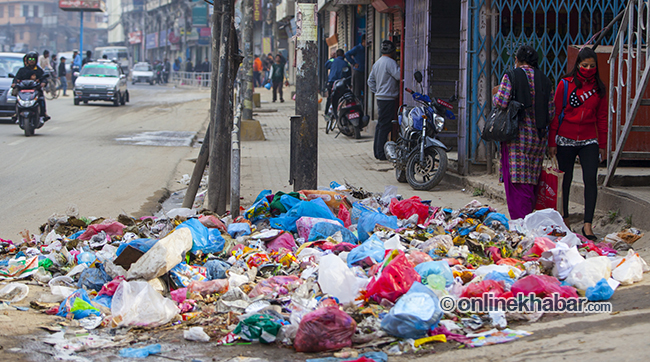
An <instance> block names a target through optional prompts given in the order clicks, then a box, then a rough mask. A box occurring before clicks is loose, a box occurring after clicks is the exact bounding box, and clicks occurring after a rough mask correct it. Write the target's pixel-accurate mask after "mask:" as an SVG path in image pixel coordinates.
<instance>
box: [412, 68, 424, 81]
mask: <svg viewBox="0 0 650 362" xmlns="http://www.w3.org/2000/svg"><path fill="white" fill-rule="evenodd" d="M413 77H415V81H416V82H418V83H422V73H420V71H419V70H416V71H415V73H414V74H413Z"/></svg>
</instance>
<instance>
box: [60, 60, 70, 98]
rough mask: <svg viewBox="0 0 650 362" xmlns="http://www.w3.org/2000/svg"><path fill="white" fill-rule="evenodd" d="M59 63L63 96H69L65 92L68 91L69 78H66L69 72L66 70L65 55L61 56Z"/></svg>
mask: <svg viewBox="0 0 650 362" xmlns="http://www.w3.org/2000/svg"><path fill="white" fill-rule="evenodd" d="M60 61H61V62H60V63H59V80H60V81H61V85H59V89H63V96H64V97H67V96H68V95H67V94H65V93H66V91H67V90H68V80H67V79H66V78H65V76H66V75H67V74H68V73H67V72H66V70H65V57H61V59H60Z"/></svg>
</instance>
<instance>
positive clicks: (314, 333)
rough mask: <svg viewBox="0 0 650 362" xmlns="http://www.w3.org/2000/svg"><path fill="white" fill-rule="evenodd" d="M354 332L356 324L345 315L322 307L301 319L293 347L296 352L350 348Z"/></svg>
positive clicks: (331, 307)
mask: <svg viewBox="0 0 650 362" xmlns="http://www.w3.org/2000/svg"><path fill="white" fill-rule="evenodd" d="M356 330H357V323H356V322H355V321H354V319H352V317H350V316H349V315H348V314H347V313H345V312H344V311H342V310H340V309H339V308H338V307H335V306H330V307H323V308H319V309H316V310H315V311H313V312H310V313H307V314H306V315H305V316H304V317H302V320H301V321H300V326H299V327H298V332H297V333H296V339H295V341H294V342H293V345H294V347H295V348H296V351H298V352H324V351H336V350H339V349H342V348H345V347H351V346H352V335H354V332H355V331H356Z"/></svg>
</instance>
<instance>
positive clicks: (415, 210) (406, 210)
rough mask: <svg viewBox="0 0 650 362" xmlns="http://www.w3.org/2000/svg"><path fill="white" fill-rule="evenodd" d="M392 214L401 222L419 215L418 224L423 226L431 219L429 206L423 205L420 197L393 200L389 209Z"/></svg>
mask: <svg viewBox="0 0 650 362" xmlns="http://www.w3.org/2000/svg"><path fill="white" fill-rule="evenodd" d="M389 210H390V213H391V214H393V215H395V216H397V218H398V219H400V220H405V219H408V218H409V217H411V215H414V214H417V215H418V224H422V223H423V222H424V221H425V220H426V219H427V217H429V206H428V205H425V204H423V203H422V199H420V197H419V196H413V197H411V198H408V199H406V200H402V201H397V199H392V200H391V201H390V207H389Z"/></svg>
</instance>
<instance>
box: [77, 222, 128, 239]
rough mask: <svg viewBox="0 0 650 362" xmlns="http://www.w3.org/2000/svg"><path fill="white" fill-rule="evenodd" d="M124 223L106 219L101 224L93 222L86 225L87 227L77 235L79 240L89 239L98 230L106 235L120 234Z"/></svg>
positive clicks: (97, 232)
mask: <svg viewBox="0 0 650 362" xmlns="http://www.w3.org/2000/svg"><path fill="white" fill-rule="evenodd" d="M123 230H124V225H122V224H121V223H119V222H117V221H109V220H106V221H104V222H103V223H101V224H93V225H90V226H88V229H86V231H85V232H84V233H83V234H81V235H80V236H79V240H90V238H92V237H93V236H94V235H96V234H99V233H100V232H102V231H103V232H105V233H106V235H108V236H114V235H122V233H123Z"/></svg>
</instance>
